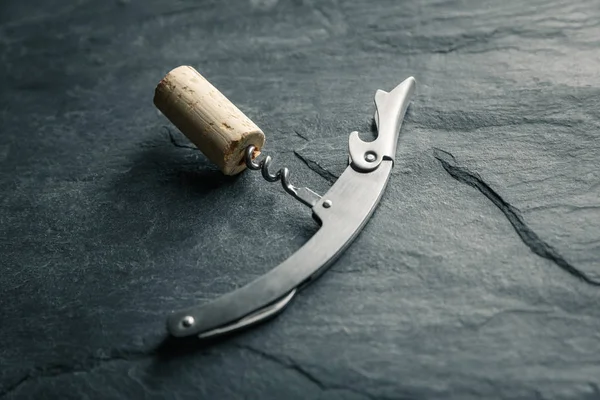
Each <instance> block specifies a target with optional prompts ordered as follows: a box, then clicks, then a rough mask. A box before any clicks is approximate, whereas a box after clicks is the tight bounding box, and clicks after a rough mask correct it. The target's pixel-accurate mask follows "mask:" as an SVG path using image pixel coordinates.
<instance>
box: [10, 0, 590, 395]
mask: <svg viewBox="0 0 600 400" xmlns="http://www.w3.org/2000/svg"><path fill="white" fill-rule="evenodd" d="M599 21H600V6H598V3H597V1H596V0H587V1H585V0H582V1H576V2H573V1H552V0H545V1H537V0H532V1H527V2H524V1H521V0H507V1H502V2H500V1H495V0H446V1H443V0H423V1H419V2H418V1H405V2H398V1H395V0H387V1H378V2H371V1H368V0H361V1H347V2H342V1H332V0H324V1H310V0H306V1H299V0H297V1H283V0H281V1H277V0H250V1H245V2H244V1H236V2H231V1H212V2H210V1H203V2H193V1H191V0H187V1H184V0H175V1H159V0H144V1H142V0H130V1H127V0H122V1H100V0H96V1H84V0H80V1H71V2H67V1H59V0H44V1H41V0H38V1H34V0H30V1H13V0H3V1H2V3H1V4H0V59H1V63H0V131H1V135H0V165H1V169H0V184H1V186H2V191H1V192H0V204H1V210H0V240H1V241H0V253H1V261H0V263H1V265H2V267H1V268H2V269H1V271H2V272H1V275H2V279H1V284H0V301H1V304H2V306H1V311H0V318H1V319H0V398H2V399H7V400H8V399H25V398H35V399H45V398H48V399H54V398H61V399H79V398H86V399H135V398H144V399H164V398H170V399H171V398H172V399H185V398H190V399H191V398H195V399H197V398H203V399H238V398H240V399H241V398H248V399H256V398H261V399H283V398H285V399H304V398H311V399H313V398H314V399H419V398H428V399H471V398H487V399H494V398H503V399H536V398H537V399H598V398H600V333H599V332H600V308H599V307H598V304H599V301H600V288H599V287H598V283H599V282H600V265H599V262H598V259H599V257H600V228H599V222H600V162H599V159H600V153H599V151H600V144H599V143H600V141H599V138H600V133H598V132H599V127H600V111H599V110H600V89H599V87H600V73H599V72H598V71H599V69H598V65H599V63H600V51H599V45H600V40H599V38H600V23H599ZM181 64H189V65H193V66H195V67H196V68H197V69H198V70H200V71H201V73H203V74H204V75H205V76H206V77H207V78H208V79H210V80H211V81H212V82H213V83H214V84H215V85H216V86H217V87H218V88H220V89H221V90H222V91H223V92H224V93H225V94H226V95H227V96H229V97H230V98H231V99H232V101H234V102H235V103H236V104H237V105H238V106H239V107H240V108H241V109H242V110H243V111H244V112H246V113H247V114H248V115H249V116H250V117H251V118H252V119H254V120H255V121H256V122H257V123H258V125H259V126H261V127H262V128H263V129H264V131H265V132H266V133H267V138H268V139H267V140H268V143H267V147H266V149H265V150H266V152H267V153H269V154H272V155H273V156H274V158H275V161H276V163H277V164H278V165H286V166H289V167H290V169H291V170H292V179H293V180H294V181H295V182H298V183H302V184H305V185H307V186H309V187H311V188H313V189H315V190H317V191H318V192H320V193H324V192H325V190H326V189H327V187H329V185H330V184H331V182H333V181H334V180H335V179H336V177H337V176H338V175H339V174H340V172H341V171H342V170H343V168H344V167H345V161H346V159H347V153H346V146H347V137H348V134H349V132H350V131H352V130H355V129H359V130H361V131H362V132H366V133H365V134H364V135H363V137H365V138H367V137H369V133H368V132H369V127H370V124H371V121H370V118H371V115H372V112H373V105H372V96H373V94H374V92H375V90H376V89H377V88H382V89H388V90H389V89H391V88H393V87H394V86H395V85H396V84H397V83H398V82H400V81H401V80H402V79H404V78H406V77H408V76H410V75H414V76H415V77H416V79H417V81H418V86H417V94H416V96H415V98H414V102H413V104H412V106H411V108H410V110H409V112H408V114H407V117H406V121H405V124H404V127H403V130H402V135H401V139H400V144H399V147H398V156H397V163H396V167H395V169H394V172H393V176H392V179H391V182H390V185H389V186H388V189H387V191H386V193H385V195H384V197H383V200H382V203H381V204H380V207H379V208H378V210H377V211H376V213H375V214H374V216H373V218H372V220H371V221H370V223H369V224H368V225H367V226H366V228H365V230H364V232H363V233H362V235H361V236H360V237H359V238H358V240H357V241H356V242H355V244H354V245H353V246H352V247H351V248H350V249H349V250H348V251H347V253H345V255H344V256H343V257H342V258H341V259H340V260H339V262H337V263H336V264H335V265H334V266H333V267H332V268H331V270H330V271H329V272H328V273H327V274H325V275H324V276H323V277H322V278H321V279H320V280H319V281H318V282H317V283H316V284H314V285H312V286H311V287H309V288H308V289H306V290H305V291H304V292H302V294H301V295H300V296H298V297H297V299H296V300H295V301H294V304H293V306H292V307H290V308H289V309H288V310H287V311H286V312H285V313H284V314H282V315H281V316H280V317H279V318H277V319H276V320H273V321H272V322H270V323H268V324H266V325H262V326H260V327H258V328H256V329H253V330H251V331H248V332H246V333H243V334H240V335H236V336H233V337H231V338H228V339H226V340H223V341H219V342H216V343H210V344H205V345H201V344H198V343H197V342H196V341H192V342H185V341H184V342H183V343H182V342H173V341H169V340H165V339H166V337H167V335H166V331H165V316H166V315H167V314H168V313H169V312H170V311H172V310H175V309H178V308H181V307H186V306H189V305H191V304H194V303H200V302H204V301H208V300H210V299H212V298H214V297H216V296H218V295H220V294H223V293H226V292H228V291H230V290H232V289H234V288H236V287H238V286H240V285H243V284H245V283H247V282H249V281H250V280H252V279H254V278H256V277H257V276H259V275H260V274H262V273H264V272H265V271H267V270H269V269H270V268H272V267H273V266H275V265H276V264H277V263H278V262H280V261H282V260H283V259H284V258H285V257H287V256H288V255H290V254H291V253H292V252H293V251H294V250H295V249H297V248H298V247H299V246H300V245H301V244H302V243H303V242H304V241H306V240H307V239H308V238H309V237H310V236H311V235H312V234H313V233H314V232H315V230H316V227H315V226H314V224H313V222H312V220H311V218H310V215H309V213H308V212H307V210H306V209H305V208H304V207H303V206H302V205H300V204H297V203H295V202H294V201H293V199H292V198H291V197H289V196H287V195H286V194H285V193H283V191H282V190H281V187H280V186H279V185H277V184H268V183H266V182H264V181H263V180H262V179H261V178H260V176H259V175H258V174H256V173H245V174H243V175H242V176H240V177H239V178H226V177H223V176H221V175H220V174H219V173H218V172H217V171H216V170H215V168H214V167H213V166H212V165H210V164H209V163H208V162H207V161H206V160H205V158H204V157H203V156H202V155H201V154H199V153H198V152H197V151H196V150H194V149H190V148H186V147H180V146H176V145H174V144H173V142H172V140H171V139H173V140H174V143H175V144H177V145H183V146H187V145H188V143H187V142H186V140H185V138H184V137H183V136H182V135H181V134H179V133H178V132H177V131H176V129H174V128H173V127H172V126H171V125H170V124H169V123H168V121H166V119H165V118H164V117H162V116H161V115H159V113H158V112H157V111H156V109H155V108H154V107H153V105H152V95H153V90H154V87H155V85H156V83H157V82H158V81H159V80H160V79H161V78H162V76H163V75H164V74H165V73H166V72H167V71H168V70H169V69H171V68H173V67H175V66H178V65H181Z"/></svg>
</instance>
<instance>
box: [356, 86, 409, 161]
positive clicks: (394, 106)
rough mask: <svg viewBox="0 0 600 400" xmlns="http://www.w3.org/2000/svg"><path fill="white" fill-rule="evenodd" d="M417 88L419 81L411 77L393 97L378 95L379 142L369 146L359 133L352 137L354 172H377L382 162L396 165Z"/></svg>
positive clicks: (376, 103) (379, 92) (390, 93)
mask: <svg viewBox="0 0 600 400" xmlns="http://www.w3.org/2000/svg"><path fill="white" fill-rule="evenodd" d="M415 85H416V81H415V78H413V77H412V76H411V77H410V78H408V79H406V80H404V82H402V83H401V84H399V85H398V86H396V87H395V88H394V90H392V91H391V92H389V93H388V92H385V91H383V90H378V91H377V92H376V93H375V108H376V111H375V123H376V124H377V139H375V140H374V141H372V142H365V141H363V140H362V139H361V138H360V137H358V132H352V133H351V134H350V141H349V147H350V159H351V162H350V164H351V165H352V167H354V169H356V170H358V171H365V172H368V171H373V170H374V169H376V168H377V167H378V166H379V164H381V161H382V160H391V161H392V162H393V161H394V158H396V145H397V144H398V135H399V134H400V127H401V126H402V120H403V119H404V114H406V109H407V108H408V105H409V103H410V97H411V96H412V94H413V93H414V91H415Z"/></svg>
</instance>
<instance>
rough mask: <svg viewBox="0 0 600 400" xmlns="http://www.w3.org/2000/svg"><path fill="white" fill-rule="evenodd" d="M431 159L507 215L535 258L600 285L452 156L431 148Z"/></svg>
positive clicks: (586, 281)
mask: <svg viewBox="0 0 600 400" xmlns="http://www.w3.org/2000/svg"><path fill="white" fill-rule="evenodd" d="M433 155H434V157H435V158H436V159H437V160H438V161H439V162H440V163H441V164H442V167H444V169H445V170H446V172H447V173H448V174H450V176H452V177H453V178H454V179H456V180H457V181H459V182H461V183H464V184H466V185H469V186H471V187H473V188H475V189H477V190H479V191H480V192H481V193H482V194H483V195H484V196H485V197H487V198H488V199H489V200H490V201H491V202H492V203H494V205H495V206H496V207H498V209H500V211H502V213H503V214H504V215H505V216H506V218H507V219H508V221H509V222H510V223H511V225H512V226H513V228H514V229H515V231H516V232H517V235H519V237H520V238H521V240H522V241H523V243H525V245H527V247H529V248H530V249H531V251H533V252H534V253H535V254H537V255H538V256H540V257H542V258H545V259H547V260H550V261H552V262H553V263H554V264H556V265H558V266H559V267H560V268H561V269H563V270H564V271H566V272H568V273H569V274H571V275H573V276H575V277H576V278H579V279H581V280H582V281H584V282H585V283H588V284H590V285H593V286H600V282H598V281H596V280H594V279H592V278H590V277H589V276H588V275H587V274H586V273H585V272H583V271H580V270H579V269H577V268H576V267H575V266H573V265H572V264H571V263H569V262H568V261H567V260H565V258H564V257H563V256H562V255H561V254H560V253H559V252H558V251H557V250H556V249H555V248H554V247H552V246H550V245H549V244H548V243H546V242H544V241H543V240H542V239H541V238H540V237H539V236H538V235H537V233H535V232H534V231H533V230H532V229H531V228H530V227H529V226H527V224H526V223H525V221H524V220H523V217H522V216H521V213H520V211H519V210H518V209H517V208H516V207H514V206H512V205H511V204H509V203H508V202H506V200H504V199H503V198H502V197H501V196H500V195H499V194H498V193H496V192H495V191H494V189H492V188H491V187H490V186H489V185H488V184H487V183H485V182H484V181H483V180H482V179H481V177H480V176H479V174H477V173H474V172H471V171H469V170H468V169H467V168H464V167H460V166H458V164H457V162H456V159H455V158H454V156H453V155H452V154H450V153H448V152H447V151H444V150H441V149H437V148H434V149H433Z"/></svg>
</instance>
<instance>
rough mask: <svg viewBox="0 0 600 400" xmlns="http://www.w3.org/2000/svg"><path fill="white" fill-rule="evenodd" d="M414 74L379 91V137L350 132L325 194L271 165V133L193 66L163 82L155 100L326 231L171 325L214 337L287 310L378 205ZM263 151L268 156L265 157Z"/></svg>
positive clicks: (208, 146) (216, 152)
mask: <svg viewBox="0 0 600 400" xmlns="http://www.w3.org/2000/svg"><path fill="white" fill-rule="evenodd" d="M415 85H416V83H415V79H414V78H413V77H410V78H408V79H406V80H404V81H403V82H402V83H400V84H399V85H398V86H396V87H395V88H394V89H393V90H392V91H390V92H389V93H388V92H385V91H383V90H377V91H376V93H375V114H374V121H375V124H376V127H377V138H376V139H375V140H374V141H372V142H364V141H363V140H361V139H360V137H359V135H358V132H352V133H350V138H349V163H348V164H349V165H348V167H347V168H346V170H345V171H344V172H343V173H342V175H341V176H340V177H339V179H338V180H337V181H336V182H335V183H334V184H333V185H332V186H331V188H330V189H329V190H328V191H327V192H326V193H325V194H324V195H323V196H320V195H318V194H317V193H315V192H314V191H312V190H310V189H309V188H306V187H296V186H293V185H292V184H291V183H290V182H289V171H288V169H287V168H282V169H280V170H278V171H277V172H275V173H273V172H272V171H270V168H269V167H270V163H271V157H269V156H267V157H265V158H262V156H259V154H260V150H261V148H262V146H263V144H264V134H263V133H262V131H261V130H260V129H259V128H258V127H257V126H256V125H254V123H253V122H252V121H250V120H249V119H248V117H246V116H245V115H244V114H243V113H242V112H241V111H240V110H239V109H237V107H235V106H234V105H233V104H232V103H230V102H229V100H228V99H227V98H225V96H223V95H222V94H221V93H220V92H219V91H218V90H217V89H216V88H214V86H212V85H211V84H210V83H208V81H206V80H205V79H204V78H203V77H202V76H201V75H200V74H199V73H198V72H197V71H196V70H194V69H193V68H191V67H178V68H176V69H175V70H173V71H171V72H170V73H169V74H168V75H167V76H166V77H165V78H164V79H163V80H162V81H161V83H160V84H159V86H158V87H157V89H156V93H155V98H154V103H155V105H156V106H157V107H158V108H159V109H160V110H161V111H162V112H163V114H165V115H166V116H167V117H168V118H169V119H170V120H171V121H172V122H173V123H174V124H175V125H176V126H177V127H178V128H179V129H180V130H181V131H182V132H183V133H184V134H186V136H188V137H189V138H190V139H191V140H192V141H193V142H194V143H195V144H196V145H197V146H198V148H199V149H200V150H201V151H202V152H203V153H204V154H206V155H207V156H208V158H209V159H211V161H213V162H215V163H216V164H217V165H219V167H220V168H221V170H222V171H223V172H224V173H226V174H236V173H239V172H241V171H242V170H243V169H245V168H246V167H247V168H249V169H251V170H259V171H261V173H262V176H263V177H264V179H266V180H267V181H269V182H275V181H281V183H282V186H283V188H284V190H285V191H286V192H287V193H289V194H291V195H292V196H293V197H294V198H295V199H297V200H299V201H300V202H301V203H302V204H304V205H305V206H307V207H310V209H311V210H312V215H313V218H314V219H315V220H316V221H317V223H319V224H320V228H319V230H318V231H317V232H316V233H315V235H314V236H312V237H311V238H310V239H309V240H308V241H307V242H306V243H305V244H304V245H303V246H302V247H301V248H300V249H299V250H298V251H296V252H295V253H294V254H292V255H291V256H290V257H289V258H288V259H286V260H285V261H284V262H282V263H281V264H279V265H278V266H277V267H275V268H274V269H272V270H271V271H270V272H268V273H266V274H264V275H262V276H261V277H259V278H257V279H256V280H254V281H253V282H250V283H248V284H247V285H245V286H243V287H241V288H239V289H236V290H234V291H232V292H230V293H227V294H225V295H223V296H221V297H218V298H216V299H215V300H213V301H211V302H209V303H207V304H202V305H197V306H192V307H190V308H187V309H184V310H181V311H177V312H174V313H172V314H171V315H170V316H169V317H168V319H167V328H168V331H169V332H170V334H171V335H173V336H176V337H184V336H192V335H196V336H198V337H200V338H208V337H213V336H216V335H222V334H226V333H230V332H234V331H237V330H240V329H243V328H247V327H249V326H251V325H254V324H257V323H260V322H262V321H265V320H267V319H269V318H271V317H273V316H275V315H277V314H278V313H280V312H281V311H282V310H283V309H284V308H285V307H286V306H287V305H288V304H289V303H290V301H291V300H292V299H293V298H294V296H296V295H297V294H298V292H299V291H300V290H301V289H302V288H304V287H305V286H306V285H307V284H309V283H310V282H312V281H314V280H315V279H316V278H318V277H319V276H320V275H321V274H322V273H323V272H325V270H326V269H327V268H328V267H329V266H330V265H331V264H332V263H333V262H334V261H335V260H336V259H337V258H338V257H339V256H340V255H341V254H342V252H343V251H344V250H345V249H346V248H347V247H348V246H349V245H350V244H351V243H352V241H353V240H354V239H355V238H356V236H357V235H358V233H359V232H360V231H361V229H362V228H363V227H364V226H365V224H366V223H367V221H368V219H369V218H370V216H371V215H372V213H373V211H374V210H375V208H376V207H377V204H378V203H379V201H380V199H381V196H382V194H383V192H384V190H385V187H386V185H387V182H388V179H389V177H390V174H391V171H392V168H393V166H394V158H395V155H396V145H397V142H398V136H399V134H400V127H401V125H402V121H403V119H404V114H405V113H406V110H407V108H408V105H409V102H410V100H409V99H410V97H411V95H412V94H413V92H414V90H415ZM259 157H260V158H261V161H258V159H259Z"/></svg>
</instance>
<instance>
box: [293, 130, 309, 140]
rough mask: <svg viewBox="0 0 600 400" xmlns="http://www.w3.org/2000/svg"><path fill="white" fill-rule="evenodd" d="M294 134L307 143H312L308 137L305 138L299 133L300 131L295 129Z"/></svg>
mask: <svg viewBox="0 0 600 400" xmlns="http://www.w3.org/2000/svg"><path fill="white" fill-rule="evenodd" d="M294 133H295V134H296V136H298V137H300V138H302V139H304V140H305V141H307V142H310V140H309V139H308V138H307V137H306V136H304V135H303V134H301V133H300V132H298V130H297V129H294Z"/></svg>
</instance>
